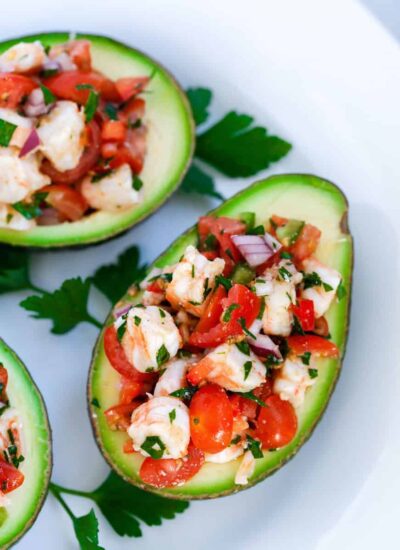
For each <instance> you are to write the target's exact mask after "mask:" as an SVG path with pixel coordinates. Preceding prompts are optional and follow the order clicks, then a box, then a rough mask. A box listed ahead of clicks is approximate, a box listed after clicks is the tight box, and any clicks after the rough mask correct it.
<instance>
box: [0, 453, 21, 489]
mask: <svg viewBox="0 0 400 550" xmlns="http://www.w3.org/2000/svg"><path fill="white" fill-rule="evenodd" d="M24 479H25V478H24V474H23V473H22V472H20V471H19V470H18V469H17V468H16V467H15V466H13V465H12V464H9V463H8V462H5V461H3V460H1V461H0V492H1V493H4V494H6V493H11V491H14V490H15V489H18V487H19V486H20V485H22V483H23V482H24Z"/></svg>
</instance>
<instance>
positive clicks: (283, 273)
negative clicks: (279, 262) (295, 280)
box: [278, 266, 292, 281]
mask: <svg viewBox="0 0 400 550" xmlns="http://www.w3.org/2000/svg"><path fill="white" fill-rule="evenodd" d="M278 273H279V276H280V278H281V279H282V281H290V279H291V278H292V274H291V273H290V271H288V270H287V269H286V267H283V266H282V267H280V268H279V269H278Z"/></svg>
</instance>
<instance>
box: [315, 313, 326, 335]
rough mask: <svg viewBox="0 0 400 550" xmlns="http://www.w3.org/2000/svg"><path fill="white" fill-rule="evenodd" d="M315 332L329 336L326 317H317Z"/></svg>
mask: <svg viewBox="0 0 400 550" xmlns="http://www.w3.org/2000/svg"><path fill="white" fill-rule="evenodd" d="M314 332H315V334H318V336H324V337H326V336H329V325H328V321H327V320H326V319H325V317H318V319H315V326H314Z"/></svg>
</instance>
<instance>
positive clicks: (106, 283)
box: [93, 246, 147, 304]
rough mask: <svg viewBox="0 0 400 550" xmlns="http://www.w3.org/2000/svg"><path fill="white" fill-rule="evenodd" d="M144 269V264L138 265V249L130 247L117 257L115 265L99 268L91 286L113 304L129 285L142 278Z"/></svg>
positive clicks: (144, 272) (145, 267) (144, 273)
mask: <svg viewBox="0 0 400 550" xmlns="http://www.w3.org/2000/svg"><path fill="white" fill-rule="evenodd" d="M146 269H147V266H146V265H145V264H142V265H140V253H139V249H138V247H137V246H131V247H130V248H127V249H126V250H125V251H124V252H122V254H120V255H119V256H118V259H117V261H116V263H115V264H109V265H103V266H102V267H99V268H98V269H97V270H96V272H95V274H94V276H93V284H94V285H95V287H96V288H98V289H99V290H100V292H102V293H103V294H104V295H105V296H107V298H108V299H109V300H110V301H111V302H112V303H113V304H114V303H115V302H117V300H119V299H120V298H121V297H122V296H123V295H124V294H125V292H126V291H127V289H128V288H129V286H130V285H132V284H133V283H137V282H139V281H141V280H142V279H143V278H144V276H145V275H146Z"/></svg>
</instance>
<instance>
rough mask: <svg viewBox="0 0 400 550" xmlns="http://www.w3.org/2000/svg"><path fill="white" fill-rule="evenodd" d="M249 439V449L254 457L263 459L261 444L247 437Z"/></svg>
mask: <svg viewBox="0 0 400 550" xmlns="http://www.w3.org/2000/svg"><path fill="white" fill-rule="evenodd" d="M246 439H247V448H248V449H249V451H250V452H251V454H252V455H253V456H254V458H263V457H264V455H263V452H262V450H261V442H260V441H257V440H256V439H253V438H252V437H251V436H250V435H246Z"/></svg>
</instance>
